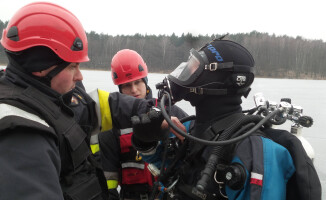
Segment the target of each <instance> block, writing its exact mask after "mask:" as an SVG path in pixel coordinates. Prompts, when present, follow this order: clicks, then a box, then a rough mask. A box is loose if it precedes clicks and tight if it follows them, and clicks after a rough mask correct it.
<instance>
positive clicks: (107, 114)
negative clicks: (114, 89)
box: [98, 89, 112, 132]
mask: <svg viewBox="0 0 326 200" xmlns="http://www.w3.org/2000/svg"><path fill="white" fill-rule="evenodd" d="M109 95H110V93H109V92H106V91H104V90H100V89H98V98H99V102H100V111H101V119H102V120H101V122H102V124H101V132H103V131H107V130H110V129H112V118H111V110H110V105H109Z"/></svg>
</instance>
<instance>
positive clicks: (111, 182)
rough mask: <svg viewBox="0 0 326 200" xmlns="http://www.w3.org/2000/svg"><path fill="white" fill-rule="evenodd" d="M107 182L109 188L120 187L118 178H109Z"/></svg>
mask: <svg viewBox="0 0 326 200" xmlns="http://www.w3.org/2000/svg"><path fill="white" fill-rule="evenodd" d="M106 184H107V185H108V189H109V190H110V189H115V188H117V187H118V181H117V180H107V181H106Z"/></svg>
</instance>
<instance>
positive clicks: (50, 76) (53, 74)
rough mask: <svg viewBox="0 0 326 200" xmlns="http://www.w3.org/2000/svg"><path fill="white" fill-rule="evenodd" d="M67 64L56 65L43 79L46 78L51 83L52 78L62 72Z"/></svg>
mask: <svg viewBox="0 0 326 200" xmlns="http://www.w3.org/2000/svg"><path fill="white" fill-rule="evenodd" d="M69 64H70V63H69V62H66V61H63V62H62V63H60V64H58V66H57V67H56V68H54V69H53V70H51V71H50V72H49V73H48V74H47V75H46V76H45V77H47V78H48V79H49V80H50V81H51V80H52V78H53V77H55V76H56V75H57V74H59V73H60V72H61V71H62V70H64V69H65V68H66V67H67V66H68V65H69Z"/></svg>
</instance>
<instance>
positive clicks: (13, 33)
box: [7, 26, 19, 41]
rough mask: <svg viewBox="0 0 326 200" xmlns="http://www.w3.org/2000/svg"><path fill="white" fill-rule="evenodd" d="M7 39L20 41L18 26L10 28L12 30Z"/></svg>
mask: <svg viewBox="0 0 326 200" xmlns="http://www.w3.org/2000/svg"><path fill="white" fill-rule="evenodd" d="M7 38H9V39H10V40H12V41H19V37H18V29H17V27H16V26H12V27H10V29H9V31H8V33H7Z"/></svg>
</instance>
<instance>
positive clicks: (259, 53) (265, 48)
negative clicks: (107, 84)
mask: <svg viewBox="0 0 326 200" xmlns="http://www.w3.org/2000/svg"><path fill="white" fill-rule="evenodd" d="M7 23H8V22H2V21H1V20H0V30H2V29H3V28H5V27H6V25H7ZM0 34H1V35H2V31H1V33H0ZM86 34H87V38H88V44H89V49H88V53H89V57H90V62H87V63H83V64H82V65H81V66H82V67H83V68H84V69H91V70H110V68H111V67H110V62H111V59H112V57H113V56H114V54H115V53H116V52H118V51H119V50H121V49H125V48H128V49H132V50H135V51H137V52H138V53H139V54H141V55H142V57H143V58H144V60H145V62H146V63H147V65H148V67H149V71H150V72H159V73H169V72H171V71H172V70H173V69H175V68H176V67H177V66H178V65H179V64H180V63H181V62H184V61H186V60H187V58H188V56H189V50H190V49H191V48H194V49H199V48H200V47H202V46H203V45H205V44H206V43H208V42H210V41H212V39H214V38H219V37H221V36H222V35H220V34H214V35H198V36H195V35H192V34H191V33H187V34H182V35H181V36H177V35H175V34H172V35H142V34H135V35H116V36H112V35H107V34H98V33H96V32H94V31H91V32H89V33H86ZM1 35H0V36H1ZM226 39H230V40H232V41H235V42H238V43H240V44H242V45H243V46H245V47H246V48H247V49H248V50H249V51H250V52H251V53H252V55H253V57H254V59H255V62H256V67H255V71H256V75H257V76H258V77H271V78H309V79H325V78H326V68H325V66H326V43H325V42H323V41H322V40H308V39H304V38H302V37H299V36H298V37H296V38H293V37H289V36H286V35H283V36H276V35H270V34H268V33H261V32H257V31H252V32H250V33H237V34H230V35H228V36H227V37H226ZM0 48H1V51H0V64H4V65H5V64H6V63H7V62H8V61H7V59H6V57H5V55H4V51H3V50H2V49H3V47H2V46H1V45H0Z"/></svg>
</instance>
